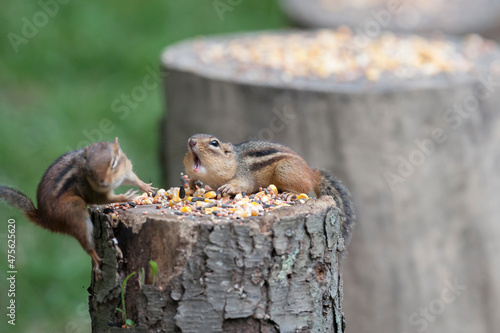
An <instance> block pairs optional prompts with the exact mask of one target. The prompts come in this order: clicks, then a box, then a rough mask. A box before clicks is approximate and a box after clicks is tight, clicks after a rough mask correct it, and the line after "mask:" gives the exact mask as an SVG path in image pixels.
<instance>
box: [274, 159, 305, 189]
mask: <svg viewBox="0 0 500 333" xmlns="http://www.w3.org/2000/svg"><path fill="white" fill-rule="evenodd" d="M312 174H313V171H312V170H311V168H309V166H308V165H307V163H306V162H305V161H304V160H303V159H302V158H293V159H283V160H281V161H280V162H278V164H277V165H276V168H275V170H274V177H273V181H274V185H276V187H277V188H278V189H279V190H281V191H283V192H291V193H306V194H308V193H310V192H311V191H312V190H313V188H314V184H313V182H312Z"/></svg>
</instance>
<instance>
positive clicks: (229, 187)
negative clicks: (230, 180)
mask: <svg viewBox="0 0 500 333" xmlns="http://www.w3.org/2000/svg"><path fill="white" fill-rule="evenodd" d="M219 192H220V193H222V194H224V193H227V194H237V193H239V191H238V189H237V188H235V187H234V186H232V185H229V184H224V185H222V186H221V187H219Z"/></svg>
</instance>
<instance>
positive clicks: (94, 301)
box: [89, 197, 344, 333]
mask: <svg viewBox="0 0 500 333" xmlns="http://www.w3.org/2000/svg"><path fill="white" fill-rule="evenodd" d="M145 211H147V212H148V215H144V212H145ZM155 211H156V212H157V211H158V210H156V208H154V207H153V206H140V207H139V206H138V207H137V208H134V209H130V210H128V211H127V212H121V213H120V214H119V215H118V218H116V219H114V220H113V219H112V218H111V217H110V215H105V214H103V213H101V212H100V211H99V210H94V211H93V212H92V219H93V221H94V224H95V230H96V233H95V234H96V241H97V249H98V253H99V255H100V256H101V258H103V263H102V270H103V280H95V279H94V278H93V279H92V284H91V286H90V292H91V296H90V298H89V305H90V314H91V318H92V331H93V332H115V331H116V332H118V331H120V332H122V331H123V330H122V329H120V328H118V327H115V325H114V324H117V325H121V324H123V322H124V319H123V316H122V314H121V313H120V312H119V311H117V310H116V308H121V307H122V305H121V299H120V288H121V283H122V281H123V280H124V278H125V277H126V276H128V275H129V274H131V273H132V272H137V274H136V275H134V276H133V277H132V278H131V279H130V280H129V281H128V283H127V285H126V294H125V300H126V311H127V317H128V318H131V319H132V320H134V321H135V323H136V325H137V326H136V327H135V328H133V329H129V330H127V332H160V331H161V332H250V333H251V332H335V333H338V332H344V318H343V313H342V299H343V289H342V288H343V286H342V276H341V271H340V268H339V255H340V253H341V251H342V250H343V243H342V240H341V239H339V235H341V233H340V226H339V215H338V208H336V207H335V203H334V201H333V200H332V198H330V197H323V198H320V199H318V200H310V201H308V202H306V203H305V204H303V205H296V206H293V207H284V208H280V209H276V210H275V211H273V212H269V213H266V214H265V215H264V216H262V217H254V218H247V219H243V220H220V219H210V218H186V219H183V220H179V219H178V216H177V215H173V214H172V215H162V214H156V213H155ZM150 260H154V261H155V262H156V263H157V265H158V275H157V277H156V282H155V285H152V280H153V277H152V273H151V271H150V270H149V261H150ZM142 268H145V275H144V276H143V275H142V273H141V271H142ZM143 279H144V283H142V282H141V281H142V280H143Z"/></svg>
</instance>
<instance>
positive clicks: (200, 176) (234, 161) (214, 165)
mask: <svg viewBox="0 0 500 333" xmlns="http://www.w3.org/2000/svg"><path fill="white" fill-rule="evenodd" d="M212 142H217V145H216V146H214V145H212V144H211V143H212ZM196 159H198V160H199V162H200V168H198V169H197V168H196V167H195V161H196ZM184 166H185V168H186V173H187V174H188V176H189V177H190V185H191V186H192V187H193V186H194V182H195V181H198V180H199V181H201V182H203V183H205V184H206V185H209V186H210V187H212V188H214V189H218V190H220V191H221V192H223V193H229V194H237V193H240V192H246V193H254V192H257V191H258V190H259V187H267V186H269V185H270V184H274V185H276V187H277V188H278V189H279V190H280V191H283V192H291V193H310V192H312V191H314V192H315V193H316V195H317V196H318V197H319V196H321V195H330V196H332V197H333V199H334V200H335V202H336V203H337V206H338V207H339V209H340V210H341V215H342V222H343V225H342V233H343V235H344V239H345V242H346V243H347V242H349V239H350V235H351V230H352V227H353V226H354V219H355V217H354V209H353V207H352V203H351V201H350V194H349V191H347V189H346V188H345V187H344V186H343V185H342V183H341V182H340V181H339V180H338V179H337V178H335V177H334V176H333V175H331V174H329V173H327V172H325V171H318V170H315V169H311V168H310V167H309V165H308V164H307V163H306V161H304V159H303V158H302V157H301V156H300V155H299V154H297V153H296V152H295V151H293V150H292V149H291V148H289V147H287V146H285V145H282V144H280V143H276V142H269V141H258V140H255V141H245V142H242V143H239V144H235V145H233V144H231V143H223V142H221V141H220V140H219V139H218V138H216V137H215V136H213V135H208V134H196V135H193V136H192V137H191V138H190V139H189V140H188V152H187V154H186V156H185V157H184ZM195 170H197V171H195Z"/></svg>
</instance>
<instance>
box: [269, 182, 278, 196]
mask: <svg viewBox="0 0 500 333" xmlns="http://www.w3.org/2000/svg"><path fill="white" fill-rule="evenodd" d="M268 188H269V189H270V190H271V191H273V192H274V195H278V188H277V187H276V186H275V185H273V184H271V185H269V187H268Z"/></svg>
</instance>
